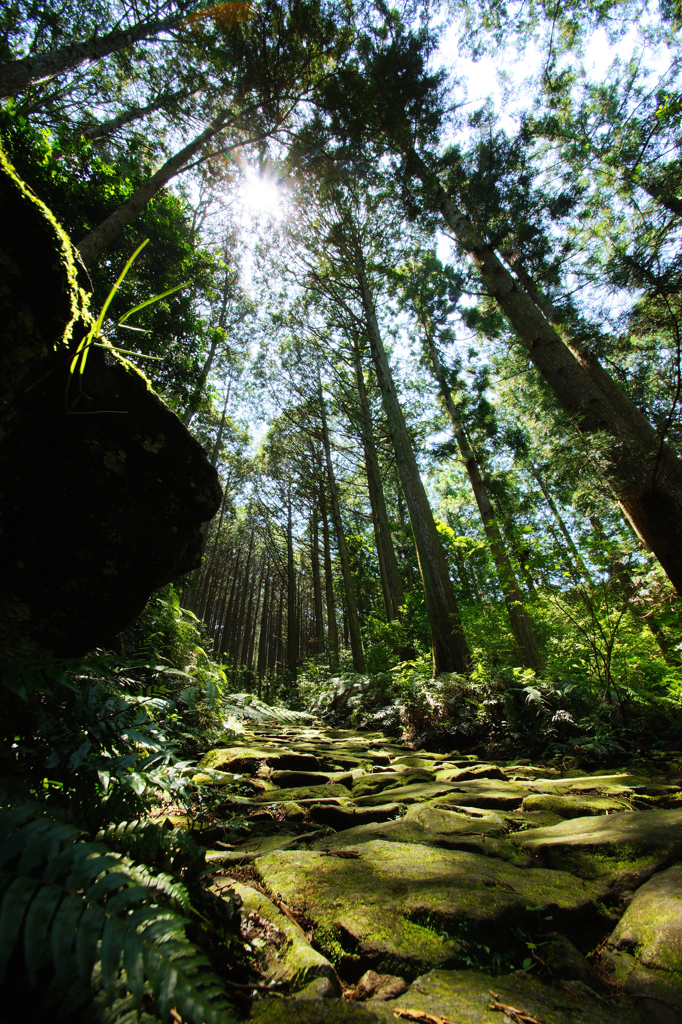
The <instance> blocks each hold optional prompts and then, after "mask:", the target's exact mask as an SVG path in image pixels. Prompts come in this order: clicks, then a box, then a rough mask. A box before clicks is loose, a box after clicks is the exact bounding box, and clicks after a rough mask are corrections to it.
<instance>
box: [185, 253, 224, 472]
mask: <svg viewBox="0 0 682 1024" xmlns="http://www.w3.org/2000/svg"><path fill="white" fill-rule="evenodd" d="M232 281H233V275H232V274H231V273H230V269H229V267H226V268H225V280H224V281H223V294H222V302H221V307H220V314H219V316H218V328H219V329H220V330H222V329H223V328H224V327H225V314H226V312H227V300H228V298H229V294H230V284H231V283H232ZM219 339H220V334H219V333H218V331H215V332H214V334H213V340H212V341H211V347H210V349H209V352H208V356H207V357H206V361H205V363H204V365H203V367H202V368H201V373H200V374H199V379H198V380H197V383H196V386H195V388H194V391H193V392H192V394H191V396H190V399H189V402H188V403H187V411H186V412H185V415H184V416H183V417H182V422H183V423H184V424H185V426H186V427H188V426H189V425H190V423H191V422H192V419H193V417H194V414H195V413H196V411H197V409H198V408H199V402H200V401H201V396H202V395H203V393H204V388H205V387H206V381H207V380H208V375H209V373H210V372H211V367H212V366H213V360H214V359H215V354H216V351H217V348H218V341H219ZM231 384H232V378H231V377H230V381H229V384H228V386H227V397H226V399H225V409H224V411H223V418H222V422H221V424H220V430H219V432H218V440H217V441H216V449H217V446H218V444H219V443H220V440H222V433H223V426H224V424H225V415H226V413H227V403H228V401H229V398H230V385H231ZM214 454H215V452H214ZM212 465H215V462H212Z"/></svg>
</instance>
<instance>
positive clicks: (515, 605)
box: [424, 328, 542, 670]
mask: <svg viewBox="0 0 682 1024" xmlns="http://www.w3.org/2000/svg"><path fill="white" fill-rule="evenodd" d="M424 333H425V338H426V345H427V348H428V353H429V356H430V359H431V366H432V367H433V374H434V377H435V378H436V382H437V384H438V388H439V390H440V395H441V398H442V399H443V404H444V405H445V408H446V410H447V413H448V416H449V418H450V424H451V426H452V432H453V434H454V435H455V439H456V441H457V446H458V448H459V452H460V455H461V456H462V461H463V462H464V465H465V467H466V471H467V474H468V476H469V482H470V483H471V489H472V491H473V492H474V498H475V499H476V504H477V505H478V511H479V512H480V515H481V520H482V521H483V529H484V530H485V535H486V537H487V538H488V544H489V546H490V553H491V555H492V556H493V561H494V563H495V568H496V569H497V576H498V579H499V581H500V586H501V588H502V594H503V596H504V603H505V605H506V606H507V612H508V613H509V620H510V622H511V627H512V632H513V633H514V636H515V637H516V642H517V643H518V645H519V647H520V649H521V651H522V653H523V660H524V664H525V665H526V666H527V667H528V668H533V669H536V670H537V669H540V668H541V667H542V658H541V657H540V651H539V649H538V644H537V640H536V639H535V634H534V632H533V627H532V625H531V622H530V619H529V618H528V613H527V612H526V609H525V608H524V605H523V598H522V596H521V591H520V589H519V585H518V582H517V579H516V574H515V572H514V568H513V566H512V563H511V559H510V557H509V552H508V551H507V548H506V545H505V543H504V540H503V539H502V534H501V533H500V529H499V527H498V525H497V521H496V519H495V510H494V509H493V506H492V504H491V502H490V498H489V496H488V489H487V487H486V485H485V482H484V480H483V477H482V476H481V470H480V467H479V465H478V461H477V459H476V456H475V454H474V451H473V449H472V447H471V445H470V443H469V438H468V437H467V435H466V432H465V430H464V427H463V426H462V424H461V423H460V422H459V418H458V416H457V410H456V409H455V403H454V402H453V400H452V395H451V393H450V389H449V388H448V386H447V382H446V379H445V374H444V372H443V366H442V363H441V361H440V356H439V354H438V349H437V348H436V344H435V341H434V338H433V334H432V332H431V331H430V330H429V329H428V328H427V329H426V330H425V332H424Z"/></svg>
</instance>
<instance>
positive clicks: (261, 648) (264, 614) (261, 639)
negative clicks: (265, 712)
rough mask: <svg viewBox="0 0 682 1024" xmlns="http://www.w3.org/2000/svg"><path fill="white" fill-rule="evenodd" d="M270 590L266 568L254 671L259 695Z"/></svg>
mask: <svg viewBox="0 0 682 1024" xmlns="http://www.w3.org/2000/svg"><path fill="white" fill-rule="evenodd" d="M270 592H271V580H270V572H269V570H267V569H266V572H265V591H264V593H263V611H262V612H261V619H260V636H259V638H258V662H257V667H256V671H257V672H258V696H259V698H260V696H261V681H262V679H263V676H264V675H265V673H266V671H267V664H268V661H267V656H268V634H269V632H270V615H271V612H270Z"/></svg>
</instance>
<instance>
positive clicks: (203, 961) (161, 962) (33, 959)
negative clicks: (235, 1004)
mask: <svg viewBox="0 0 682 1024" xmlns="http://www.w3.org/2000/svg"><path fill="white" fill-rule="evenodd" d="M161 898H165V899H166V900H172V901H173V902H176V903H178V904H180V905H181V906H183V907H187V908H188V909H189V899H188V897H187V892H186V890H185V888H184V886H182V885H181V884H180V883H178V882H176V881H175V880H174V879H173V878H171V877H170V876H169V875H166V874H163V873H161V874H159V873H154V872H152V871H151V870H150V869H149V868H147V867H145V866H144V865H134V864H132V863H131V862H130V861H128V860H127V859H126V858H124V857H122V855H121V854H119V853H113V852H112V851H110V850H108V849H107V848H106V847H105V846H103V845H102V844H100V843H97V842H94V843H93V842H86V841H85V840H83V839H82V838H81V833H80V832H79V830H78V829H76V828H75V827H73V826H71V825H67V824H64V823H63V822H59V821H55V820H54V819H51V818H49V817H48V816H47V815H46V814H45V813H44V812H43V810H42V808H34V807H31V806H24V807H15V808H11V809H4V810H0V980H2V978H3V977H4V974H5V972H6V969H7V965H8V964H9V961H10V959H11V958H12V956H13V954H14V953H15V951H17V950H19V949H21V947H22V946H23V951H24V964H25V971H26V976H27V978H28V980H29V981H30V982H32V983H33V984H34V985H35V983H36V979H37V977H38V973H39V971H40V972H42V970H43V968H45V967H46V966H48V965H50V964H51V965H52V967H53V976H52V981H51V982H50V985H49V987H48V989H47V991H46V993H45V996H44V999H43V1005H44V1007H45V1008H48V1007H55V1008H57V1010H58V1015H59V1016H60V1017H63V1016H65V1015H66V1014H67V1013H71V1012H73V1011H74V1010H75V1009H77V1008H78V1007H80V1006H82V1005H83V1004H84V1003H86V1002H87V1001H89V1000H91V999H92V996H93V988H92V979H93V969H94V968H95V965H96V964H99V971H98V974H99V977H100V978H101V985H102V987H103V990H104V993H105V997H106V1000H107V1001H108V1002H109V1003H112V1002H113V1000H114V998H115V997H116V996H117V995H118V994H120V987H121V979H122V978H123V979H124V984H125V988H126V989H127V990H128V992H129V993H130V995H131V996H132V997H133V999H134V1001H135V1003H136V1005H138V1006H139V1004H140V1000H141V999H142V996H143V994H144V992H145V986H148V988H149V990H150V991H151V993H152V995H153V998H154V1005H155V1011H156V1013H157V1014H158V1016H159V1017H160V1018H161V1020H163V1021H167V1020H168V1019H169V1016H170V1013H171V1010H172V1009H174V1008H175V1009H177V1011H178V1012H179V1014H180V1015H181V1017H182V1019H183V1020H184V1021H188V1022H189V1021H192V1022H193V1024H227V1022H233V1021H234V1018H233V1017H232V1016H231V1014H230V1008H229V1003H228V1002H227V999H226V996H225V992H224V990H223V988H222V986H221V984H220V982H219V980H218V978H217V977H216V975H215V974H214V973H213V971H212V970H211V967H210V964H209V961H208V960H207V958H206V957H205V956H204V954H203V953H201V952H200V951H199V950H198V949H197V948H196V946H194V945H193V944H192V943H191V942H189V940H188V939H187V937H186V935H185V924H186V923H187V921H186V918H185V917H183V916H181V915H180V914H178V913H177V912H176V911H175V910H174V909H173V908H172V907H170V906H168V905H163V904H162V903H161ZM122 972H124V973H123V974H122Z"/></svg>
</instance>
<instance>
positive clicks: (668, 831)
mask: <svg viewBox="0 0 682 1024" xmlns="http://www.w3.org/2000/svg"><path fill="white" fill-rule="evenodd" d="M511 842H512V843H515V844H517V845H519V846H521V847H522V848H523V849H524V850H525V851H526V852H527V853H529V854H531V855H533V856H534V857H536V858H537V859H538V860H539V861H540V862H541V863H543V864H544V865H545V866H547V867H550V868H555V869H557V870H560V871H570V872H571V873H572V874H574V875H577V876H578V877H579V878H586V879H601V880H602V881H604V882H606V883H608V884H611V885H614V886H616V887H617V888H619V889H634V888H636V887H637V886H638V885H641V884H642V883H643V882H645V881H646V880H647V879H648V878H649V877H650V876H651V875H653V873H654V872H655V871H659V870H660V869H661V868H664V867H667V866H668V865H669V864H671V863H673V862H674V861H676V860H679V859H681V858H682V810H672V811H659V810H654V811H630V812H624V813H620V814H609V815H602V816H600V817H589V818H573V819H572V820H569V821H562V822H561V823H560V824H558V825H552V826H551V827H549V828H538V829H533V830H532V831H529V832H520V833H517V834H516V835H514V836H513V837H512V838H511Z"/></svg>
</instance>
